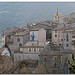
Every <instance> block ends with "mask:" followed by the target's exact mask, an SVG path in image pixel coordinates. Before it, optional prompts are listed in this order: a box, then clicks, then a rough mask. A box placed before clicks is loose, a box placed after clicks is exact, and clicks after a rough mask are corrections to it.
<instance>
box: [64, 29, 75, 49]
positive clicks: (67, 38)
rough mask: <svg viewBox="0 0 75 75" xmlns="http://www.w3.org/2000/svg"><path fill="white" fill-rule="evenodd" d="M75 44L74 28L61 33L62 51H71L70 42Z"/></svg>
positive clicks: (72, 47)
mask: <svg viewBox="0 0 75 75" xmlns="http://www.w3.org/2000/svg"><path fill="white" fill-rule="evenodd" d="M73 41H74V42H75V28H71V29H68V30H65V31H64V32H63V47H64V49H69V50H73V49H74V46H73V45H72V42H73Z"/></svg>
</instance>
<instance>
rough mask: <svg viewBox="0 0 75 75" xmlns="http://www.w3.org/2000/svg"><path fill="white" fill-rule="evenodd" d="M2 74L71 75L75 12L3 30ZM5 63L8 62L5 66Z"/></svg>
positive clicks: (74, 41)
mask: <svg viewBox="0 0 75 75" xmlns="http://www.w3.org/2000/svg"><path fill="white" fill-rule="evenodd" d="M1 36H2V48H0V58H1V60H0V64H2V66H1V67H0V73H25V74H27V73H28V74H38V73H39V74H41V73H42V74H49V73H50V74H54V73H55V74H60V73H61V74H68V73H69V69H68V68H69V64H68V62H67V60H68V59H70V60H71V62H72V54H73V53H74V54H75V12H74V13H70V14H69V15H62V14H61V13H60V12H58V11H57V12H56V13H55V14H54V19H53V20H47V21H40V22H36V23H31V24H27V25H25V26H24V27H22V28H19V27H12V28H7V29H6V30H3V31H2V35H1ZM2 61H4V62H3V63H2Z"/></svg>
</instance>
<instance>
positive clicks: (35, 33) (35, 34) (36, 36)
mask: <svg viewBox="0 0 75 75" xmlns="http://www.w3.org/2000/svg"><path fill="white" fill-rule="evenodd" d="M32 32H34V36H35V37H34V40H38V31H30V40H32V37H31V35H32Z"/></svg>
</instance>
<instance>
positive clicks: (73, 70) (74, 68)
mask: <svg viewBox="0 0 75 75" xmlns="http://www.w3.org/2000/svg"><path fill="white" fill-rule="evenodd" d="M72 61H73V63H71V61H70V60H69V59H68V63H69V65H70V67H69V73H71V74H75V58H74V54H72Z"/></svg>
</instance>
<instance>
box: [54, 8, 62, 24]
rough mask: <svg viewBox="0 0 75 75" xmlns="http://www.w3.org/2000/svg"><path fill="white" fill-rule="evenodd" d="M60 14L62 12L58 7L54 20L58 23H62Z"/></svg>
mask: <svg viewBox="0 0 75 75" xmlns="http://www.w3.org/2000/svg"><path fill="white" fill-rule="evenodd" d="M60 16H61V14H60V13H59V12H58V9H57V12H56V13H55V14H54V21H55V22H57V23H60Z"/></svg>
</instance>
